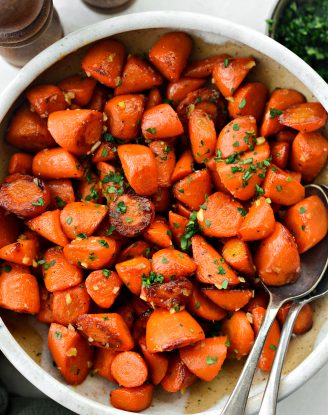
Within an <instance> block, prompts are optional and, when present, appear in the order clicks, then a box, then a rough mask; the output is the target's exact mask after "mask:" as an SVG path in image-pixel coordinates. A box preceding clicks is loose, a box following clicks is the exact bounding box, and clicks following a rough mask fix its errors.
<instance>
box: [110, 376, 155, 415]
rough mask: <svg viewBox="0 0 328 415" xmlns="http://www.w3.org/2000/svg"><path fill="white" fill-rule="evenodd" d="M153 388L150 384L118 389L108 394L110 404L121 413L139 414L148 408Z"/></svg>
mask: <svg viewBox="0 0 328 415" xmlns="http://www.w3.org/2000/svg"><path fill="white" fill-rule="evenodd" d="M153 392H154V386H153V385H151V384H150V383H147V384H144V385H142V386H137V387H135V388H118V389H114V390H112V391H111V392H110V403H111V404H112V405H113V406H114V408H118V409H122V410H123V411H132V412H141V411H144V410H145V409H147V408H149V407H150V405H151V402H152V399H153Z"/></svg>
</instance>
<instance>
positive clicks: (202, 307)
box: [188, 285, 227, 321]
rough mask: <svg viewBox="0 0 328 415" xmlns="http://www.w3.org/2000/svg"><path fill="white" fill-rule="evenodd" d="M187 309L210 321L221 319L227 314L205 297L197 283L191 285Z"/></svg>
mask: <svg viewBox="0 0 328 415" xmlns="http://www.w3.org/2000/svg"><path fill="white" fill-rule="evenodd" d="M188 310H189V311H190V312H191V313H192V314H193V315H195V316H197V317H200V318H202V319H205V320H210V321H219V320H222V319H224V317H225V316H226V315H227V312H226V311H225V310H223V309H222V308H221V307H219V306H217V305H216V304H214V303H213V302H212V301H211V300H210V299H209V298H208V297H206V295H204V294H203V293H202V291H201V290H200V289H199V287H198V286H197V285H194V287H193V290H192V295H191V296H190V300H189V302H188Z"/></svg>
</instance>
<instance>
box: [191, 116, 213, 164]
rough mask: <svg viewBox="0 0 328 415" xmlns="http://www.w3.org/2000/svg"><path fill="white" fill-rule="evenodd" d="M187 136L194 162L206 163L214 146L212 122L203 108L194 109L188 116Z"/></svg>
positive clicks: (211, 154)
mask: <svg viewBox="0 0 328 415" xmlns="http://www.w3.org/2000/svg"><path fill="white" fill-rule="evenodd" d="M189 138H190V142H191V149H192V153H193V157H194V160H195V161H196V163H206V161H207V160H208V159H209V158H210V157H212V156H213V154H214V151H215V146H216V131H215V126H214V122H213V121H212V120H211V118H210V117H209V116H208V115H207V114H206V112H205V111H203V110H195V111H193V112H192V113H191V114H190V117H189Z"/></svg>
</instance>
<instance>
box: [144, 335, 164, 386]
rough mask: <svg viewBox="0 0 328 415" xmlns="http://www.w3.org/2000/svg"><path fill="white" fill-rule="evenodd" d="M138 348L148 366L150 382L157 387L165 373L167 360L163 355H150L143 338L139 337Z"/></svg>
mask: <svg viewBox="0 0 328 415" xmlns="http://www.w3.org/2000/svg"><path fill="white" fill-rule="evenodd" d="M139 346H140V348H141V351H142V354H143V356H144V359H145V361H146V362H147V364H148V367H149V372H150V377H151V380H152V382H153V384H154V385H158V384H159V383H161V381H162V380H163V378H164V376H165V374H166V372H167V368H168V366H169V358H168V357H167V355H166V354H165V353H151V352H150V351H149V350H148V349H147V345H146V338H145V337H144V336H142V337H140V339H139Z"/></svg>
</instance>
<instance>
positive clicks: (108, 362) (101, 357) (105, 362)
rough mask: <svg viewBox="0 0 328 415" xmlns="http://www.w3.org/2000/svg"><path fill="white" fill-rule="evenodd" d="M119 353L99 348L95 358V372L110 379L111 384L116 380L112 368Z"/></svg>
mask: <svg viewBox="0 0 328 415" xmlns="http://www.w3.org/2000/svg"><path fill="white" fill-rule="evenodd" d="M118 353H119V352H115V351H113V350H110V349H101V348H100V347H97V349H96V351H95V358H94V362H93V370H94V372H95V373H97V374H98V375H99V376H102V377H103V378H106V379H108V380H109V381H111V382H114V378H113V376H112V374H111V366H112V362H113V360H114V357H115V356H116V355H117V354H118Z"/></svg>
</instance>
